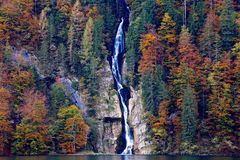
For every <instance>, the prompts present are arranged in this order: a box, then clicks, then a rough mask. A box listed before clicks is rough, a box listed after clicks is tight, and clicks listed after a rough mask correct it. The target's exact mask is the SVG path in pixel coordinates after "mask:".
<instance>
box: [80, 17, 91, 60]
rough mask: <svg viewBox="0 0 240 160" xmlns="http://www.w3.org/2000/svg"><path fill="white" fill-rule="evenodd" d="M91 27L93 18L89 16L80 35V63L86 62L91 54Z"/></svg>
mask: <svg viewBox="0 0 240 160" xmlns="http://www.w3.org/2000/svg"><path fill="white" fill-rule="evenodd" d="M93 28H94V24H93V19H92V18H91V17H90V18H89V19H88V21H87V24H86V27H85V30H84V33H83V37H82V52H81V55H80V58H81V63H86V62H87V61H88V60H89V59H90V57H91V56H93Z"/></svg>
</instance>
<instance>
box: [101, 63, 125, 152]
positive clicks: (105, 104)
mask: <svg viewBox="0 0 240 160" xmlns="http://www.w3.org/2000/svg"><path fill="white" fill-rule="evenodd" d="M103 66H104V67H103V68H102V69H101V70H100V75H101V80H100V91H101V95H100V99H99V102H98V106H96V110H97V119H98V131H99V139H98V151H99V152H102V153H115V152H116V150H115V149H116V147H117V143H116V140H117V138H118V137H119V135H120V134H121V130H122V124H121V117H122V115H121V108H120V105H119V100H118V95H117V92H116V91H115V89H114V80H113V76H112V72H111V69H110V66H109V64H108V62H105V64H104V65H103Z"/></svg>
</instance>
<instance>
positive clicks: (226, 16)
mask: <svg viewBox="0 0 240 160" xmlns="http://www.w3.org/2000/svg"><path fill="white" fill-rule="evenodd" d="M235 21H236V13H235V11H234V9H233V6H232V1H230V0H224V1H223V8H222V10H221V13H220V22H221V23H220V26H221V30H220V35H221V40H222V48H223V49H224V50H229V49H231V48H232V46H233V45H234V44H235V41H236V37H237V34H236V33H237V28H236V27H237V26H236V23H235Z"/></svg>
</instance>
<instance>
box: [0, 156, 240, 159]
mask: <svg viewBox="0 0 240 160" xmlns="http://www.w3.org/2000/svg"><path fill="white" fill-rule="evenodd" d="M0 160H240V157H216V156H212V157H210V156H201V157H197V156H138V155H134V156H120V155H113V156H110V155H94V156H88V155H84V156H82V155H59V156H32V157H24V156H17V157H0Z"/></svg>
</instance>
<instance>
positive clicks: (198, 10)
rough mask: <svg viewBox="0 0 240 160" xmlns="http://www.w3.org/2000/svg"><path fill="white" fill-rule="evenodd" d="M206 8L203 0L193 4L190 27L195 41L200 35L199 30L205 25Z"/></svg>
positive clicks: (189, 21) (189, 20)
mask: <svg viewBox="0 0 240 160" xmlns="http://www.w3.org/2000/svg"><path fill="white" fill-rule="evenodd" d="M204 8H205V5H204V1H203V0H198V1H193V4H192V5H191V11H190V13H189V17H188V26H189V30H190V32H191V34H192V35H193V39H194V40H195V38H196V36H197V34H198V31H199V29H200V28H201V27H202V25H203V23H204V19H205V13H204Z"/></svg>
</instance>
